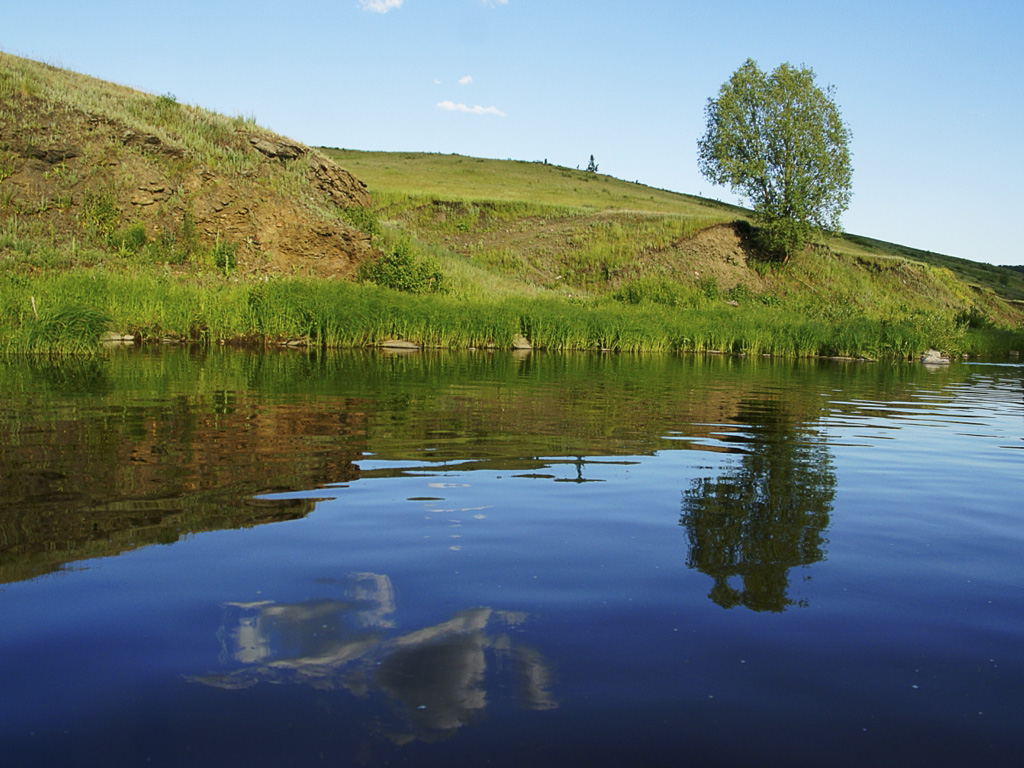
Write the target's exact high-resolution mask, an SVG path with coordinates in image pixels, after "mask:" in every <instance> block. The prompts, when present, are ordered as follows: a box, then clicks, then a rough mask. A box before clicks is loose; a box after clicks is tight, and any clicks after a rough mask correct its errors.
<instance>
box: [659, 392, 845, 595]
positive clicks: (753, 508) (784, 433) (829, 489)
mask: <svg viewBox="0 0 1024 768" xmlns="http://www.w3.org/2000/svg"><path fill="white" fill-rule="evenodd" d="M736 418H737V421H739V422H740V423H741V424H744V425H745V428H744V431H743V432H742V433H738V434H737V435H734V436H732V437H731V438H730V439H729V440H727V442H734V443H742V445H741V446H737V452H738V453H741V454H742V455H741V457H740V458H739V460H738V462H736V464H735V465H734V466H733V467H731V468H730V469H727V470H726V471H724V472H722V473H721V474H720V475H719V476H718V477H716V478H711V477H702V478H697V479H695V480H693V482H692V483H691V486H690V488H689V489H688V490H686V491H684V492H683V504H682V515H681V517H680V521H679V524H680V525H682V526H683V527H685V528H686V530H687V536H688V539H689V544H690V552H689V555H688V557H687V565H688V566H689V567H690V568H695V569H697V570H699V571H701V572H702V573H706V574H707V575H708V576H711V578H713V579H714V585H713V586H712V588H711V591H710V593H709V594H708V597H710V598H711V600H712V601H713V602H715V603H717V604H718V605H720V606H722V607H723V608H732V607H734V606H737V605H742V606H745V607H746V608H749V609H751V610H754V611H774V612H781V611H784V610H785V609H786V607H787V606H789V605H792V604H793V601H792V600H790V599H789V596H788V589H789V570H790V569H791V568H794V567H796V566H807V565H810V564H811V563H815V562H818V561H819V560H822V559H824V556H825V553H824V549H823V547H824V544H825V539H824V531H825V529H826V527H827V526H828V523H829V513H830V512H831V510H832V501H833V499H834V497H835V482H836V480H835V474H834V473H833V471H832V465H831V457H830V455H829V452H828V449H827V447H826V446H825V445H824V443H823V442H822V441H821V439H820V438H819V437H818V436H817V435H816V434H815V433H813V432H812V431H810V430H809V429H808V428H807V427H806V425H803V424H801V421H800V419H799V418H797V417H794V416H792V415H791V414H789V413H787V412H786V410H785V408H784V405H783V404H782V403H780V402H777V401H771V400H761V401H748V402H745V403H742V404H741V405H740V408H739V411H738V413H737V416H736ZM737 582H738V583H737Z"/></svg>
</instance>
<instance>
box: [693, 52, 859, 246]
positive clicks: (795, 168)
mask: <svg viewBox="0 0 1024 768" xmlns="http://www.w3.org/2000/svg"><path fill="white" fill-rule="evenodd" d="M833 98H834V88H833V87H832V86H828V87H826V88H825V89H824V90H823V89H821V88H819V87H818V86H817V85H815V82H814V72H813V70H811V69H810V68H809V67H805V66H801V67H799V68H797V67H793V66H790V65H789V64H781V65H779V67H777V68H776V69H775V71H774V72H772V73H771V74H767V73H765V72H762V71H761V70H760V68H758V66H757V63H756V62H755V61H753V60H752V59H747V61H746V63H745V64H743V66H742V67H740V68H739V69H738V70H736V72H734V73H733V75H732V77H731V78H730V79H729V81H728V82H726V83H725V84H723V85H722V87H721V89H720V90H719V92H718V97H717V98H711V99H708V103H707V106H706V108H705V116H706V118H707V127H706V131H705V133H704V136H703V137H701V139H700V140H699V141H698V142H697V146H698V151H699V161H698V162H699V166H700V171H701V173H702V174H703V175H704V176H705V178H707V179H708V180H710V181H712V182H713V183H715V184H722V185H728V186H729V187H731V188H732V190H733V191H734V192H736V193H738V194H740V195H742V196H743V197H744V198H746V199H747V200H748V201H749V202H750V203H751V204H752V206H753V208H754V212H755V214H756V215H757V217H758V223H759V224H760V225H761V240H762V246H763V247H764V248H765V250H767V251H769V252H770V253H772V254H773V255H776V256H778V257H780V258H782V259H783V260H785V259H787V258H789V256H791V255H792V254H793V253H795V252H797V251H798V250H800V249H802V248H803V247H804V246H805V245H806V244H807V242H808V241H809V239H810V237H811V236H812V234H813V232H814V231H815V230H819V231H837V230H838V229H839V219H840V216H841V215H842V213H843V211H845V210H846V208H847V207H848V206H849V204H850V195H851V191H850V183H851V177H852V174H853V169H852V167H851V165H850V150H849V142H850V129H849V128H848V127H847V126H846V125H845V124H844V123H843V121H842V118H841V116H840V114H839V108H838V107H837V106H836V104H835V101H834V100H833Z"/></svg>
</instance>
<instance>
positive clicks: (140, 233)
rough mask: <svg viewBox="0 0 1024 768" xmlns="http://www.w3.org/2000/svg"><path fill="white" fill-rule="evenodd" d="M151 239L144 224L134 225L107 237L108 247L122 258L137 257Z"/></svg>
mask: <svg viewBox="0 0 1024 768" xmlns="http://www.w3.org/2000/svg"><path fill="white" fill-rule="evenodd" d="M147 243H149V238H148V237H147V236H146V228H145V227H144V226H143V225H142V224H132V225H131V226H129V227H126V228H125V229H118V230H115V231H114V232H111V233H110V234H109V235H108V236H107V246H108V247H109V248H110V249H111V250H112V251H116V252H117V253H119V254H121V255H122V256H137V255H138V254H139V253H140V252H141V251H142V249H143V248H145V247H146V244H147Z"/></svg>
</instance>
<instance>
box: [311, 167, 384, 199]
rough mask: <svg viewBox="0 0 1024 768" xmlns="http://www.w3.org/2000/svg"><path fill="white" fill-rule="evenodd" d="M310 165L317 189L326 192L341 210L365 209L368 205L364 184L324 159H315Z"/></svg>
mask: <svg viewBox="0 0 1024 768" xmlns="http://www.w3.org/2000/svg"><path fill="white" fill-rule="evenodd" d="M312 165H313V176H314V178H315V179H316V185H317V188H318V189H320V190H321V191H322V192H326V193H327V196H328V197H329V198H330V199H331V202H332V203H334V204H335V205H337V206H339V207H341V208H350V207H353V206H358V207H365V206H368V205H369V204H370V193H369V192H367V191H366V184H364V183H363V182H362V181H360V180H359V179H357V178H356V177H355V176H353V175H352V174H351V173H349V172H348V171H346V170H345V169H344V168H342V167H340V166H338V165H336V164H335V163H333V162H331V161H330V160H328V159H327V158H325V157H317V158H316V159H315V160H314V161H313V164H312Z"/></svg>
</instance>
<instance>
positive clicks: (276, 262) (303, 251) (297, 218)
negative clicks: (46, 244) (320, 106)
mask: <svg viewBox="0 0 1024 768" xmlns="http://www.w3.org/2000/svg"><path fill="white" fill-rule="evenodd" d="M175 107H176V108H178V109H181V110H189V109H192V108H190V107H185V106H179V105H175ZM197 114H198V111H197ZM198 119H199V118H197V120H198ZM237 133H239V134H243V135H239V136H237V141H236V143H237V146H238V150H237V152H238V153H239V159H238V166H239V167H238V170H237V171H233V170H232V169H224V168H219V169H211V167H210V166H209V164H208V162H207V158H204V157H202V156H200V155H199V154H198V153H197V152H196V151H195V150H194V149H192V148H190V147H189V146H187V145H186V144H185V143H184V142H179V141H175V140H174V139H173V138H168V136H160V135H157V133H144V132H140V131H138V130H133V129H131V128H129V127H128V126H126V125H124V124H123V123H120V122H119V121H117V120H113V119H110V118H109V117H107V116H104V115H95V114H87V113H85V112H83V111H80V110H78V109H75V108H72V107H68V106H67V105H63V104H57V105H55V104H51V103H49V102H47V101H45V100H44V99H42V98H40V97H37V96H33V95H25V94H15V95H14V96H13V97H12V98H11V99H10V100H6V99H5V104H4V109H3V110H0V218H3V219H6V218H9V217H17V218H18V220H19V222H20V223H21V224H22V225H24V226H25V227H29V228H34V229H35V230H36V231H37V232H38V231H46V232H48V233H50V235H51V237H52V238H53V239H54V240H55V241H65V242H69V241H70V240H71V239H72V238H74V239H75V241H76V242H77V243H79V244H88V243H89V242H90V237H92V241H93V242H95V243H96V244H100V243H101V241H102V238H101V237H100V235H102V234H103V233H104V232H105V231H110V230H116V229H120V228H123V227H127V226H129V225H138V224H141V225H142V226H143V227H144V228H145V231H146V235H147V237H148V238H149V239H150V240H157V241H159V240H161V239H163V241H165V242H170V241H172V240H174V239H175V238H180V237H182V228H183V225H184V223H185V221H186V217H190V218H191V220H192V222H194V230H195V234H196V236H197V237H198V242H199V245H200V246H202V247H204V248H210V247H211V246H212V245H213V244H214V243H216V242H217V241H221V242H227V243H232V244H235V245H237V247H238V252H237V253H238V256H237V258H238V267H237V268H238V269H239V271H241V272H243V273H280V274H296V273H298V274H309V275H316V276H321V277H347V276H351V275H352V274H353V273H354V271H355V269H356V267H357V266H358V264H359V263H360V262H361V261H363V260H364V259H366V258H367V257H368V256H370V255H371V254H372V249H371V247H370V243H369V241H368V239H367V237H366V236H365V235H363V234H362V233H360V232H358V231H356V230H353V229H352V228H350V227H349V226H347V225H346V224H345V223H344V222H343V221H341V220H340V219H339V218H338V217H337V216H336V215H333V214H332V211H334V210H336V209H338V208H343V207H349V206H366V205H369V203H370V196H369V194H368V192H367V191H366V186H365V185H364V184H363V183H362V182H360V181H359V180H358V179H356V178H355V177H354V176H352V175H351V174H350V173H348V172H347V171H345V170H344V169H343V168H340V167H338V166H337V165H336V164H334V163H333V162H332V161H331V160H329V159H328V158H326V157H324V156H323V155H321V154H320V153H319V152H317V151H315V150H312V149H309V148H307V147H304V146H302V145H299V144H295V143H293V142H289V141H287V140H284V139H282V138H280V137H276V136H274V135H273V134H269V133H268V132H265V131H262V130H261V129H258V128H256V127H255V126H250V128H249V132H248V133H246V132H245V131H238V132H237Z"/></svg>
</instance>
